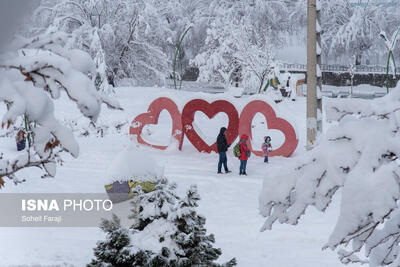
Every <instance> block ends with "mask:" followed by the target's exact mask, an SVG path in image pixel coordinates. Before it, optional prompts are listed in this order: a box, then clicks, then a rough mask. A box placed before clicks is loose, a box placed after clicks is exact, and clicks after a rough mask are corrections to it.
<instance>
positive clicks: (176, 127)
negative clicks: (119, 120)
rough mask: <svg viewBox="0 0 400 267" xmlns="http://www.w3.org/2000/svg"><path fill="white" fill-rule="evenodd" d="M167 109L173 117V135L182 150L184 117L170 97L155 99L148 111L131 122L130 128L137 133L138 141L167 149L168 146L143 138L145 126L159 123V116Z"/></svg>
mask: <svg viewBox="0 0 400 267" xmlns="http://www.w3.org/2000/svg"><path fill="white" fill-rule="evenodd" d="M164 109H165V110H167V111H168V112H169V114H170V115H171V118H172V137H174V138H175V139H176V140H177V141H178V148H179V150H182V143H183V136H184V135H183V131H182V119H181V113H180V112H179V109H178V107H177V106H176V104H175V103H174V102H173V101H172V100H171V99H169V98H166V97H161V98H157V99H156V100H154V101H153V102H152V103H151V104H150V106H149V108H148V111H147V113H143V114H140V115H138V116H137V117H136V118H135V119H134V120H133V121H132V124H131V127H130V128H129V133H130V134H135V135H136V136H137V141H138V142H139V143H140V144H144V145H148V146H151V147H153V148H157V149H166V148H167V147H168V146H159V145H152V144H149V143H147V142H146V141H144V140H143V138H142V136H141V134H142V130H143V127H144V126H145V125H146V124H157V123H158V118H159V117H160V113H161V111H163V110H164Z"/></svg>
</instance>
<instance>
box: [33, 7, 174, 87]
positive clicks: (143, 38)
mask: <svg viewBox="0 0 400 267" xmlns="http://www.w3.org/2000/svg"><path fill="white" fill-rule="evenodd" d="M158 11H159V10H158V9H157V6H155V1H144V0H135V1H127V0H116V1H106V0H90V1H87V0H72V1H66V0H59V1H58V2H56V3H54V2H50V3H49V4H48V6H46V5H41V6H40V7H39V8H38V10H37V11H36V13H35V14H36V15H35V16H34V19H35V21H36V22H37V23H38V24H39V25H40V22H42V21H43V17H46V18H47V19H46V20H45V21H43V22H42V25H41V28H42V29H46V30H47V31H49V30H50V31H52V30H54V29H56V30H63V31H66V32H68V33H71V34H72V35H73V36H74V38H75V40H74V43H73V45H74V46H75V47H77V48H80V49H84V50H85V51H87V52H88V53H90V54H91V56H92V57H93V58H94V59H95V62H96V64H97V68H98V70H99V71H98V79H99V84H100V85H101V86H100V89H102V90H105V89H104V88H105V87H106V85H105V84H104V83H105V82H106V81H107V80H106V78H107V79H109V80H110V81H111V82H113V81H114V80H115V81H118V80H120V79H124V78H129V79H132V81H133V82H134V83H136V84H148V85H162V84H164V80H165V78H166V76H167V75H168V71H169V65H170V62H169V61H168V57H167V55H166V47H167V45H168V42H167V40H168V37H170V35H171V32H170V29H169V28H168V27H167V25H168V24H167V23H165V22H164V21H163V17H162V16H161V15H160V13H159V12H158ZM104 80H106V81H104Z"/></svg>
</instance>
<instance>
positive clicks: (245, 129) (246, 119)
mask: <svg viewBox="0 0 400 267" xmlns="http://www.w3.org/2000/svg"><path fill="white" fill-rule="evenodd" d="M258 112H260V113H261V114H263V115H264V116H265V119H266V120H267V125H268V128H269V129H275V130H279V131H282V133H283V134H284V135H285V142H284V143H283V145H282V146H281V147H279V148H278V149H276V150H273V151H272V152H271V154H270V156H284V157H289V156H290V155H291V154H292V153H293V152H294V151H295V150H296V147H297V144H298V143H299V140H298V139H297V136H296V132H295V130H294V129H293V127H292V125H290V123H289V122H287V121H286V120H284V119H282V118H278V117H276V113H275V111H274V110H273V109H272V107H271V106H270V105H268V104H267V103H266V102H264V101H261V100H255V101H252V102H250V103H249V104H247V105H246V107H245V108H244V109H243V111H242V114H241V115H240V125H239V133H240V135H242V134H246V135H247V136H249V138H250V140H251V138H252V133H251V124H252V121H253V118H254V116H255V115H256V114H257V113H258ZM248 146H249V148H250V149H251V150H252V152H253V153H254V154H256V155H257V156H262V155H263V153H262V151H258V150H254V149H253V148H252V147H251V142H248Z"/></svg>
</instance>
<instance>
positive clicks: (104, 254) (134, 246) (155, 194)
mask: <svg viewBox="0 0 400 267" xmlns="http://www.w3.org/2000/svg"><path fill="white" fill-rule="evenodd" d="M175 191H176V184H169V183H168V181H167V180H166V179H162V180H160V181H159V182H158V183H157V185H156V187H155V190H154V191H152V192H149V193H147V194H145V193H143V192H142V191H141V190H140V189H139V190H138V192H136V193H137V196H136V199H135V200H134V201H133V203H132V204H133V209H132V214H131V217H130V218H132V219H134V221H135V222H134V224H133V226H132V227H131V229H129V230H128V229H126V228H124V227H122V226H121V225H120V222H119V219H118V218H116V217H114V218H113V219H112V220H109V221H108V220H105V221H104V222H103V224H102V229H103V231H105V232H106V233H107V239H106V241H102V242H98V244H97V247H96V248H95V256H96V259H94V260H93V261H92V265H90V266H110V264H111V265H112V266H116V265H113V264H115V263H116V262H126V265H124V266H182V267H184V266H185V267H186V266H227V267H228V266H234V265H236V261H235V259H232V260H231V261H229V262H227V263H225V264H222V265H220V264H217V263H215V260H217V259H218V258H219V256H220V255H221V250H220V249H217V248H214V247H213V244H214V243H215V239H214V236H213V235H212V234H211V235H207V233H206V232H207V231H206V229H205V227H204V226H205V218H204V217H203V216H200V215H198V214H197V211H196V208H197V206H198V201H199V200H200V196H199V195H198V193H197V188H196V187H195V186H192V187H190V189H189V190H188V192H187V194H186V196H185V198H183V199H182V200H181V199H180V198H179V197H178V196H177V195H176V192H175ZM104 226H107V227H104ZM109 226H110V227H109ZM126 251H129V253H126ZM128 260H129V263H128ZM117 266H118V265H117ZM120 266H122V265H120Z"/></svg>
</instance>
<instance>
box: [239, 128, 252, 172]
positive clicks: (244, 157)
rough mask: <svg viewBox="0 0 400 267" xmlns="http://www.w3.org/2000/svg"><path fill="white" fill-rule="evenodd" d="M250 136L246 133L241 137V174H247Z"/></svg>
mask: <svg viewBox="0 0 400 267" xmlns="http://www.w3.org/2000/svg"><path fill="white" fill-rule="evenodd" d="M248 139H249V137H248V136H247V135H245V134H243V135H242V136H241V137H240V141H239V148H240V157H239V160H240V173H239V175H247V173H246V166H247V160H248V159H249V157H250V149H249V148H248V147H247V140H248Z"/></svg>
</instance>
